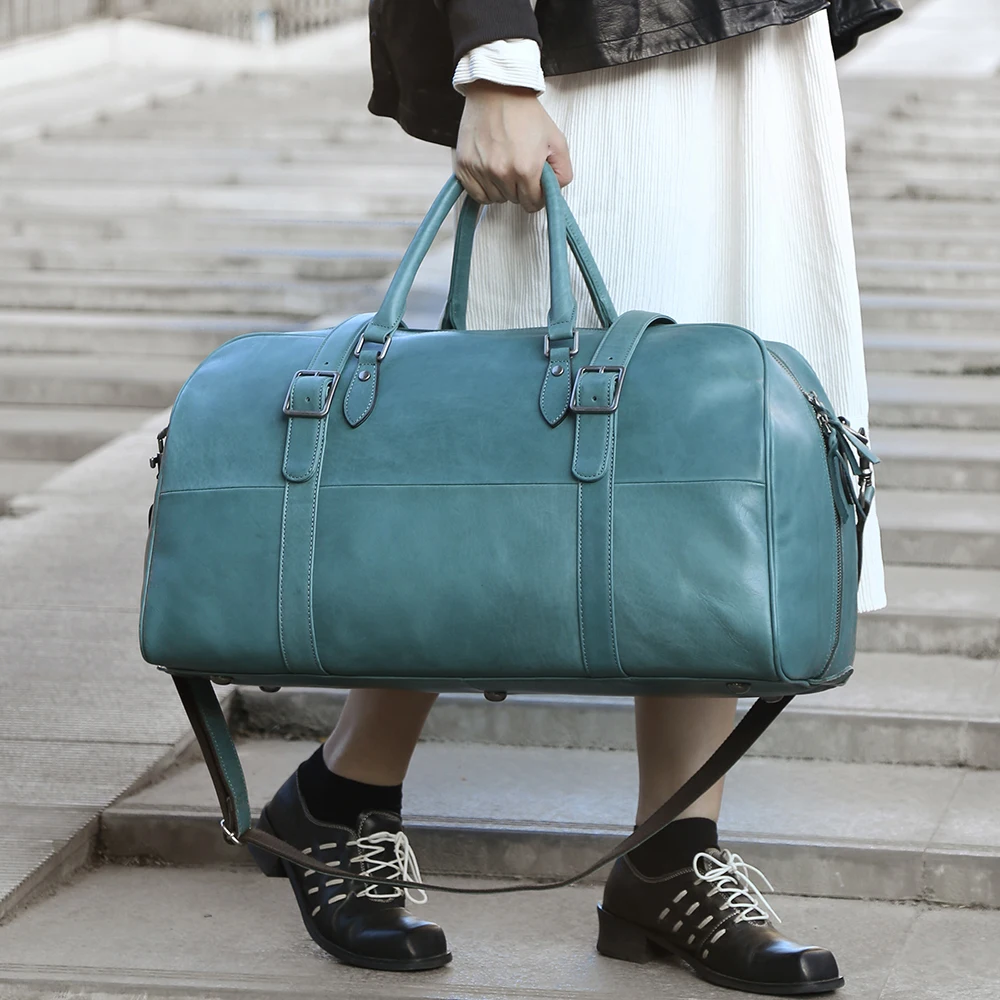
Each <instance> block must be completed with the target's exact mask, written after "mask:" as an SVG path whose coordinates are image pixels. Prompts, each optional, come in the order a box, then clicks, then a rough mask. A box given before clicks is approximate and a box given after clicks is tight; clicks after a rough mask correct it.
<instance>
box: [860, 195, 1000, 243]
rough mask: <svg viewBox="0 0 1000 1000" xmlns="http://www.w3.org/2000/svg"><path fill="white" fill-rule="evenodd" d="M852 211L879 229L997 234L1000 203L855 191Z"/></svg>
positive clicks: (861, 224) (869, 224)
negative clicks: (906, 197)
mask: <svg viewBox="0 0 1000 1000" xmlns="http://www.w3.org/2000/svg"><path fill="white" fill-rule="evenodd" d="M851 213H852V215H853V218H854V223H855V225H857V226H859V227H862V228H863V227H869V226H871V227H875V228H878V229H919V230H921V231H923V232H927V231H933V230H935V229H938V230H941V231H945V232H954V231H955V230H956V229H968V230H969V231H970V232H972V233H991V234H993V235H995V234H996V231H997V221H998V219H1000V206H998V205H996V204H994V203H992V202H979V203H976V204H974V205H963V204H961V203H960V202H955V201H951V200H947V201H945V200H941V201H931V200H926V199H924V200H904V199H896V200H890V199H887V198H873V197H870V196H864V195H862V194H861V193H860V192H852V198H851Z"/></svg>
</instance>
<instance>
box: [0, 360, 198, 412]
mask: <svg viewBox="0 0 1000 1000" xmlns="http://www.w3.org/2000/svg"><path fill="white" fill-rule="evenodd" d="M194 367H195V362H193V361H191V360H189V359H187V358H176V357H160V358H157V359H156V360H155V362H154V361H151V360H150V359H149V358H147V357H144V356H143V355H141V354H139V355H137V354H76V355H74V354H47V355H45V357H44V359H41V358H40V357H39V356H38V355H37V354H25V355H21V354H13V355H0V405H10V404H15V403H16V404H22V403H27V404H31V405H35V406H41V405H44V404H45V403H46V402H48V401H50V400H52V399H53V394H55V397H56V399H57V400H58V402H59V404H60V405H62V406H100V407H111V406H126V407H132V408H135V409H138V408H142V409H150V410H159V409H166V408H167V407H169V406H172V405H173V402H174V398H175V397H176V396H177V392H178V390H179V389H180V387H181V386H182V385H183V384H184V380H185V379H186V378H187V377H188V375H190V374H191V372H192V370H193V369H194ZM54 386H55V393H53V387H54Z"/></svg>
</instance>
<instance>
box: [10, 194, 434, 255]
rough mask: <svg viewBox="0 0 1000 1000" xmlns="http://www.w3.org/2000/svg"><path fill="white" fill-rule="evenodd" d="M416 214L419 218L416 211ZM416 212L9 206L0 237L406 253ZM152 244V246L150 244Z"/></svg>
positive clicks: (39, 242) (37, 242)
mask: <svg viewBox="0 0 1000 1000" xmlns="http://www.w3.org/2000/svg"><path fill="white" fill-rule="evenodd" d="M421 215H422V213H421ZM421 215H418V216H415V217H414V218H413V219H410V220H401V221H397V220H391V219H386V220H379V219H358V218H355V219H335V218H327V217H324V216H321V215H316V214H313V213H301V214H298V215H295V214H287V213H269V212H268V211H266V209H265V208H264V207H263V206H261V207H258V208H257V209H256V210H254V211H250V212H245V213H228V214H222V213H214V214H213V213H205V212H184V211H173V212H153V211H150V212H121V211H115V212H106V211H102V210H96V209H94V208H93V206H89V205H86V204H77V205H75V206H73V207H71V208H68V209H67V210H66V211H45V210H40V209H23V208H22V209H18V208H14V207H12V208H10V209H8V210H5V211H4V212H3V213H2V214H0V234H3V235H4V236H5V237H7V238H10V239H12V240H13V239H20V240H26V241H31V243H32V244H33V245H36V246H39V247H40V248H44V247H46V246H48V245H50V244H52V243H56V242H60V241H88V242H89V241H93V242H95V243H104V242H107V241H129V242H134V243H139V244H142V245H144V246H146V247H149V246H151V245H157V246H162V247H169V246H174V245H177V244H187V245H192V244H193V245H195V246H199V247H201V249H202V251H203V252H205V251H211V250H213V249H218V248H219V247H269V248H275V249H280V248H282V247H291V248H293V249H299V248H309V249H315V248H321V249H329V250H338V249H339V250H348V249H350V250H355V251H358V252H364V251H372V250H375V251H392V250H403V249H405V248H406V247H407V246H408V244H409V242H410V240H411V239H412V238H413V234H414V233H415V232H416V228H417V224H418V223H419V221H420V217H421ZM154 241H155V244H154Z"/></svg>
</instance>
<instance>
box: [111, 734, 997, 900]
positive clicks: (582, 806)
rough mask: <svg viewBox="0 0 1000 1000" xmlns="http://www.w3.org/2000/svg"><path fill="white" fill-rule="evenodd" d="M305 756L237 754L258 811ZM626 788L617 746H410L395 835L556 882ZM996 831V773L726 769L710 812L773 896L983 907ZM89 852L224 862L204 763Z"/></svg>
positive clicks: (500, 870) (296, 752)
mask: <svg viewBox="0 0 1000 1000" xmlns="http://www.w3.org/2000/svg"><path fill="white" fill-rule="evenodd" d="M315 746H316V744H315V742H313V741H307V742H303V743H299V742H296V741H289V740H254V741H250V742H245V743H243V744H242V746H241V748H240V753H241V757H242V760H243V766H244V771H245V772H246V775H247V781H248V785H249V788H250V796H251V805H252V807H253V809H254V811H255V812H256V811H257V810H259V809H260V808H261V807H262V806H263V805H264V804H265V803H266V801H267V800H268V798H269V797H270V796H271V794H273V792H274V790H275V789H276V788H277V787H278V786H279V785H280V784H281V783H282V782H283V781H284V780H285V778H286V777H287V776H288V775H289V774H290V773H291V772H292V771H293V770H294V769H295V767H296V766H297V765H298V764H299V762H301V761H302V760H303V759H305V758H306V757H307V756H309V754H310V753H312V751H313V750H314V749H315ZM636 786H637V780H636V762H635V755H634V754H632V753H630V752H626V751H610V752H609V751H598V750H565V749H554V748H542V747H496V746H486V745H482V744H460V743H453V744H441V743H437V744H435V743H422V744H420V745H419V746H418V747H417V751H416V753H415V755H414V759H413V763H412V765H411V768H410V771H409V774H408V776H407V788H406V800H405V801H406V806H405V809H406V815H407V825H408V828H409V832H410V836H411V839H412V840H413V843H414V847H415V849H416V850H417V853H418V856H419V858H420V863H421V868H422V870H423V871H424V872H425V873H431V872H448V873H454V874H482V873H486V872H488V873H489V874H491V875H497V876H505V877H512V876H520V877H549V876H556V877H558V876H567V875H571V874H573V873H574V872H576V871H578V870H580V869H582V868H584V867H586V866H587V864H588V863H590V862H591V861H593V860H595V859H596V858H598V857H600V855H601V854H602V853H603V852H604V851H605V850H607V848H608V847H610V846H611V845H612V844H614V843H615V841H616V840H617V839H619V838H620V837H622V836H624V835H626V834H627V833H629V832H631V829H632V819H633V816H634V809H635V795H636ZM998 824H1000V773H997V772H992V771H972V770H969V769H963V768H928V767H906V766H903V765H899V764H894V765H885V764H838V763H829V762H824V761H803V760H775V759H769V758H761V757H758V758H750V759H745V760H743V761H741V762H740V763H739V764H737V766H736V767H735V768H734V769H733V771H732V774H731V776H730V778H729V780H728V782H727V795H726V800H725V802H724V805H723V813H722V816H721V818H720V828H721V829H722V831H723V836H724V838H725V842H726V844H727V845H731V846H732V848H733V849H734V850H736V851H739V853H740V854H742V855H743V856H744V857H747V858H748V859H751V861H752V863H754V864H757V865H760V866H761V867H763V868H765V869H766V870H767V872H768V877H769V878H770V879H771V880H772V882H773V883H774V884H775V885H777V886H778V887H780V889H781V890H782V891H784V892H792V893H796V894H800V895H823V896H840V897H864V898H868V899H884V900H903V899H922V900H934V901H939V902H950V903H960V904H976V905H980V906H991V907H998V906H1000V888H998V882H1000V848H997V847H996V844H997V843H998V842H1000V841H998V837H1000V827H998ZM101 846H102V849H103V851H104V852H105V855H106V856H108V857H112V858H129V857H144V858H154V859H157V860H159V861H164V862H168V863H172V864H199V863H200V864H219V863H223V864H225V863H232V862H233V861H235V860H236V852H234V851H233V849H232V848H230V847H229V846H228V845H227V844H226V842H225V840H224V839H223V838H222V836H221V834H220V833H219V820H218V805H217V803H216V800H215V795H214V792H213V790H212V785H211V782H210V781H209V780H208V776H207V774H206V771H205V767H204V764H202V763H201V762H200V761H198V762H196V763H195V764H194V765H192V766H191V767H189V768H186V769H180V770H178V771H176V772H174V773H173V774H172V775H171V776H170V777H168V778H167V779H166V780H165V781H163V782H161V783H160V784H157V785H154V786H152V787H151V788H148V789H146V790H145V791H141V792H139V793H138V794H136V795H132V796H129V797H127V798H125V799H123V800H121V801H119V802H118V803H117V804H116V805H113V806H112V807H111V808H109V809H108V810H106V811H105V812H104V814H103V816H102V821H101ZM246 857H248V856H244V860H246Z"/></svg>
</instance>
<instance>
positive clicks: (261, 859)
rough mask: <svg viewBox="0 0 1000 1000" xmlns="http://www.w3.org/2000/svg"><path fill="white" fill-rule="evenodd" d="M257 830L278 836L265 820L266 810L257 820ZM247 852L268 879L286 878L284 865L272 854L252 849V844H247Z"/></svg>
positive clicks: (266, 819) (267, 820)
mask: <svg viewBox="0 0 1000 1000" xmlns="http://www.w3.org/2000/svg"><path fill="white" fill-rule="evenodd" d="M257 829H258V830H263V831H264V832H265V833H269V834H271V836H272V837H277V836H278V834H277V833H276V832H275V830H274V827H273V826H271V821H270V820H269V819H268V818H267V810H266V809H265V810H263V811H262V812H261V814H260V819H259V820H257ZM247 850H248V851H249V852H250V857H252V858H253V859H254V861H255V862H256V864H257V867H258V868H259V869H260V870H261V871H262V872H263V873H264V874H265V875H266V876H267V877H268V878H288V873H287V872H286V871H285V865H284V862H283V861H282V860H281V858H276V857H275V856H274V855H273V854H268V852H267V851H263V850H261V849H260V848H259V847H254V846H253V844H247Z"/></svg>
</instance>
